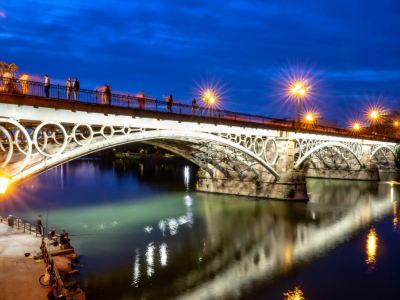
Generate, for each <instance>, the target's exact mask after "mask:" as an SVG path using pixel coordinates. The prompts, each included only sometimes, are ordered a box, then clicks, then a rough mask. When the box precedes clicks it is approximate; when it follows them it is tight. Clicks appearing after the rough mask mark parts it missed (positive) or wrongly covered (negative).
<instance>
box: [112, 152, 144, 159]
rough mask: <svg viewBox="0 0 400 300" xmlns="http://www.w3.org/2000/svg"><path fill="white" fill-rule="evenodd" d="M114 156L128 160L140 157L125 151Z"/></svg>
mask: <svg viewBox="0 0 400 300" xmlns="http://www.w3.org/2000/svg"><path fill="white" fill-rule="evenodd" d="M114 156H115V158H119V159H126V160H139V159H140V156H136V155H130V154H125V153H115V155H114Z"/></svg>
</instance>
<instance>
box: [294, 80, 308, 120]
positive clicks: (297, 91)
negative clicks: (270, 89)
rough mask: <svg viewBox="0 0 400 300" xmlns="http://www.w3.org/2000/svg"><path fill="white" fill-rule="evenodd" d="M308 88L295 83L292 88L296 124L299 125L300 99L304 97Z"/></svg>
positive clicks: (303, 84)
mask: <svg viewBox="0 0 400 300" xmlns="http://www.w3.org/2000/svg"><path fill="white" fill-rule="evenodd" d="M309 88H310V87H309V86H305V83H304V82H302V83H299V82H298V83H296V84H294V85H293V87H292V90H291V91H292V94H293V95H294V96H296V97H297V122H299V123H300V97H302V96H304V95H305V94H306V93H307V90H308V89H309Z"/></svg>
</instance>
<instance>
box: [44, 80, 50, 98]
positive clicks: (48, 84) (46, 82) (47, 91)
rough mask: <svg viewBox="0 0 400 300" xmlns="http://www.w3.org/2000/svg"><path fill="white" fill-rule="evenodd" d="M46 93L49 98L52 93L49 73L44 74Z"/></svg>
mask: <svg viewBox="0 0 400 300" xmlns="http://www.w3.org/2000/svg"><path fill="white" fill-rule="evenodd" d="M44 93H45V94H46V98H49V93H50V78H49V76H47V75H44Z"/></svg>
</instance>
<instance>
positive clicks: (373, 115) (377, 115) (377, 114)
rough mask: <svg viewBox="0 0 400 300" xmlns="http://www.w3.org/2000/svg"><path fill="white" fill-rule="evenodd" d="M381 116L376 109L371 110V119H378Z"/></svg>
mask: <svg viewBox="0 0 400 300" xmlns="http://www.w3.org/2000/svg"><path fill="white" fill-rule="evenodd" d="M378 117H379V113H378V112H377V111H376V110H373V111H372V112H371V119H377V118H378Z"/></svg>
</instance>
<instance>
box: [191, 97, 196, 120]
mask: <svg viewBox="0 0 400 300" xmlns="http://www.w3.org/2000/svg"><path fill="white" fill-rule="evenodd" d="M196 108H197V102H196V98H193V101H192V116H194V115H195V114H196Z"/></svg>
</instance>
